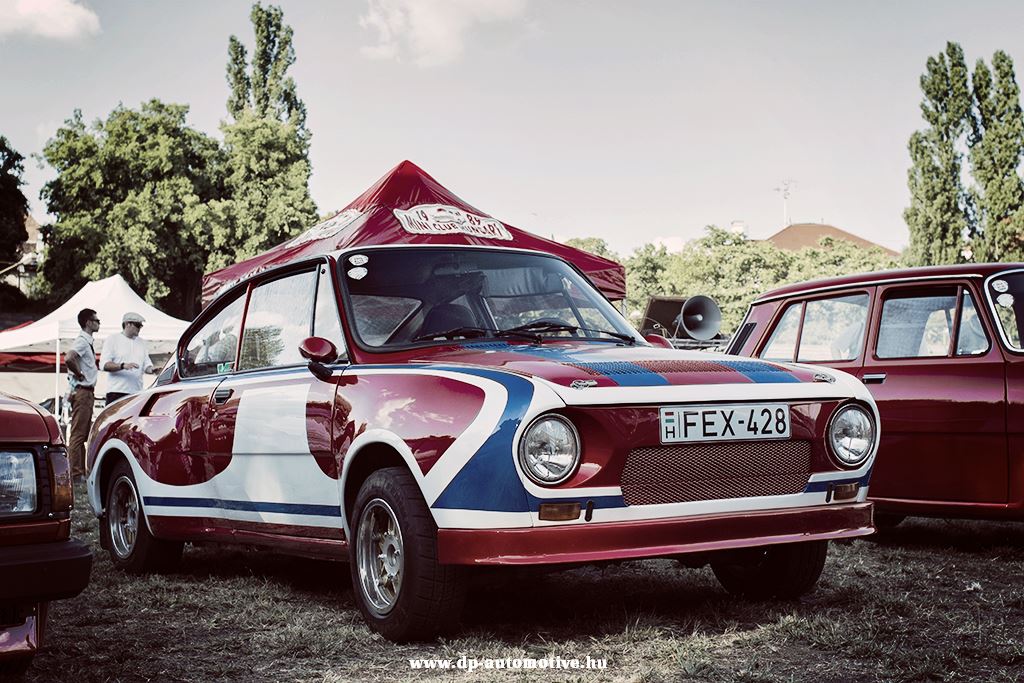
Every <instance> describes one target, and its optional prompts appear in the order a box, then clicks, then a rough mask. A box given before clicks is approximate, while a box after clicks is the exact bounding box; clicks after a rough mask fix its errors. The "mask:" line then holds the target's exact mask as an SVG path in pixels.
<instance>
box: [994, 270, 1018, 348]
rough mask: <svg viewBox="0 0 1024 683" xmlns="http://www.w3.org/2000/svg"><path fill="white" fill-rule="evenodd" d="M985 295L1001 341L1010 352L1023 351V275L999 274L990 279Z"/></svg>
mask: <svg viewBox="0 0 1024 683" xmlns="http://www.w3.org/2000/svg"><path fill="white" fill-rule="evenodd" d="M986 294H987V295H988V298H989V301H990V302H991V303H992V309H993V310H994V311H995V312H996V321H997V322H998V324H999V328H1000V330H1001V331H1002V333H1003V339H1004V340H1005V341H1006V343H1007V345H1008V346H1009V347H1010V349H1011V350H1013V351H1024V343H1022V340H1024V273H1021V272H1017V273H1008V274H1000V275H998V276H996V277H994V278H992V279H990V280H989V281H988V286H987V287H986Z"/></svg>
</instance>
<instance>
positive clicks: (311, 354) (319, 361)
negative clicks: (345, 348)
mask: <svg viewBox="0 0 1024 683" xmlns="http://www.w3.org/2000/svg"><path fill="white" fill-rule="evenodd" d="M299 355H300V356H302V357H303V358H305V359H307V360H309V371H310V372H312V373H313V374H314V375H316V376H317V379H319V380H321V381H323V382H326V381H327V380H329V379H330V378H331V371H330V369H329V368H327V367H325V366H324V363H333V362H334V361H336V360H338V347H337V346H335V345H334V342H332V341H331V340H330V339H324V338H323V337H306V338H305V339H303V340H302V342H301V343H300V344H299Z"/></svg>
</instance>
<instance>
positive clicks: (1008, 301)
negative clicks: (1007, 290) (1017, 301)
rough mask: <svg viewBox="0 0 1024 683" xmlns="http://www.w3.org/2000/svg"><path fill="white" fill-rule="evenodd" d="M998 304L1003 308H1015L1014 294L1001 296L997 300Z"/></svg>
mask: <svg viewBox="0 0 1024 683" xmlns="http://www.w3.org/2000/svg"><path fill="white" fill-rule="evenodd" d="M996 303H997V304H999V305H1000V306H1002V307H1003V308H1009V307H1010V306H1013V294H1000V295H999V296H998V297H997V298H996Z"/></svg>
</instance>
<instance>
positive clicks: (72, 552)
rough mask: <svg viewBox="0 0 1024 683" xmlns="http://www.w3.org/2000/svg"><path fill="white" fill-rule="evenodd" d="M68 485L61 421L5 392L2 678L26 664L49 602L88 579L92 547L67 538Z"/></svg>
mask: <svg viewBox="0 0 1024 683" xmlns="http://www.w3.org/2000/svg"><path fill="white" fill-rule="evenodd" d="M71 487H72V483H71V467H70V465H69V463H68V456H67V451H66V450H65V448H64V443H63V441H62V439H61V435H60V429H59V428H58V426H57V421H56V420H54V418H53V416H52V415H50V414H49V413H47V412H46V411H44V410H41V409H40V408H39V407H37V406H35V405H33V404H31V403H29V402H28V401H24V400H22V399H19V398H15V397H13V396H8V395H6V394H0V679H2V678H5V677H6V676H11V675H18V674H21V673H23V672H24V671H25V670H26V669H27V668H28V666H29V664H30V663H31V661H32V658H33V656H35V654H36V652H37V651H38V649H39V647H40V646H41V645H42V639H43V631H44V628H45V625H46V614H47V606H48V603H49V602H50V601H51V600H58V599H61V598H72V597H74V596H76V595H78V594H79V593H81V592H82V590H83V589H84V588H85V586H86V585H87V584H88V583H89V573H90V571H91V569H92V552H91V551H90V550H89V547H88V546H87V545H86V544H85V543H82V542H81V541H77V540H74V539H71V538H70V533H71V508H72V506H73V501H74V495H73V491H72V488H71Z"/></svg>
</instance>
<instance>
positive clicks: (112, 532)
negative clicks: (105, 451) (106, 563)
mask: <svg viewBox="0 0 1024 683" xmlns="http://www.w3.org/2000/svg"><path fill="white" fill-rule="evenodd" d="M104 500H105V501H106V508H107V509H106V513H105V515H104V519H103V521H102V523H101V524H100V531H101V533H102V534H103V539H102V540H103V547H105V548H107V550H108V551H109V553H110V561H111V562H113V564H114V566H115V567H117V568H119V569H122V570H124V571H126V572H129V573H131V574H142V573H149V572H165V571H169V570H171V569H173V568H174V567H175V566H176V565H177V564H178V562H179V561H180V560H181V551H182V548H183V547H184V543H182V542H181V541H165V540H163V539H159V538H156V537H155V536H153V534H151V533H150V532H149V525H148V524H147V523H146V513H145V511H144V510H143V508H142V497H141V496H140V495H139V488H138V486H137V485H136V484H135V476H134V475H133V474H132V468H131V467H130V466H129V465H128V463H126V462H124V461H123V460H122V461H121V462H119V463H117V465H115V466H114V471H113V472H112V473H111V475H110V479H109V480H108V482H107V495H106V497H105V498H104Z"/></svg>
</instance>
